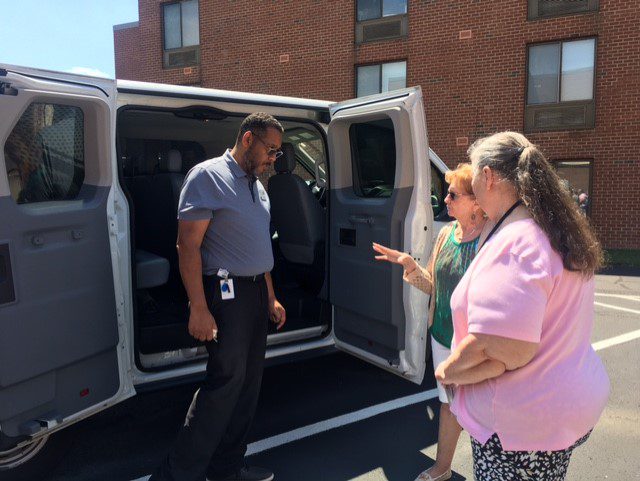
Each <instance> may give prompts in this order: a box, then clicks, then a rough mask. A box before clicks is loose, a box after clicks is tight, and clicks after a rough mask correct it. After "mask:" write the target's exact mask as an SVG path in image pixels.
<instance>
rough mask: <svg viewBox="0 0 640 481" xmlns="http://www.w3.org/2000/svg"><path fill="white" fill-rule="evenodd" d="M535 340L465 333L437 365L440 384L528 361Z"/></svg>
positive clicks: (462, 381) (472, 379)
mask: <svg viewBox="0 0 640 481" xmlns="http://www.w3.org/2000/svg"><path fill="white" fill-rule="evenodd" d="M537 349H538V344H537V343H533V342H527V341H519V340H517V339H509V338H506V337H500V336H492V335H488V334H468V335H467V336H466V337H465V338H464V339H463V340H462V342H460V344H458V345H457V346H456V348H455V350H454V351H453V352H452V353H451V355H450V356H449V357H448V358H447V359H446V360H445V361H444V362H443V363H442V364H440V366H438V369H437V370H436V378H437V379H438V380H439V381H440V382H441V383H443V384H471V383H476V382H480V381H484V380H485V379H489V378H491V377H496V376H499V375H500V374H502V373H503V372H504V371H505V370H507V371H511V370H514V369H518V368H519V367H522V366H525V365H526V364H528V363H529V362H530V361H531V359H533V356H534V355H535V353H536V351H537Z"/></svg>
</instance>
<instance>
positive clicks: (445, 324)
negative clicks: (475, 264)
mask: <svg viewBox="0 0 640 481" xmlns="http://www.w3.org/2000/svg"><path fill="white" fill-rule="evenodd" d="M457 225H458V223H457V222H456V223H455V224H454V225H453V229H451V233H450V234H449V237H448V238H447V240H445V241H444V243H443V244H442V247H441V248H440V252H439V253H438V257H437V258H436V262H435V267H434V270H435V281H436V282H435V285H434V286H433V294H434V301H435V303H436V305H435V311H434V314H433V325H432V326H431V336H432V337H433V338H434V339H435V340H436V341H438V342H439V343H440V344H442V345H443V346H445V347H447V348H451V340H452V339H453V322H452V319H451V306H450V304H449V302H450V300H451V294H453V291H454V290H455V288H456V286H457V285H458V282H460V279H462V276H463V275H464V273H465V272H466V270H467V267H469V264H471V261H472V260H473V256H475V254H476V250H477V248H478V239H479V236H478V237H476V238H475V239H473V240H471V241H469V242H457V241H456V239H455V231H456V227H457Z"/></svg>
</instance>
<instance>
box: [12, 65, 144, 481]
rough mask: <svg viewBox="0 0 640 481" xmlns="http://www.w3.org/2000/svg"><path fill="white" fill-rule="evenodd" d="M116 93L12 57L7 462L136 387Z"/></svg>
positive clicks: (97, 82)
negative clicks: (121, 224)
mask: <svg viewBox="0 0 640 481" xmlns="http://www.w3.org/2000/svg"><path fill="white" fill-rule="evenodd" d="M115 92H116V91H115V82H114V81H113V80H106V79H104V80H102V79H96V78H89V77H82V76H74V75H66V74H55V73H51V72H43V71H38V70H29V69H22V68H18V67H15V68H14V67H11V66H2V65H0V112H2V115H1V116H0V219H2V221H1V222H0V471H2V469H9V468H8V467H7V464H6V463H8V462H9V461H8V460H10V459H12V460H13V461H14V463H15V461H16V460H15V454H16V450H15V446H16V445H21V444H25V443H28V442H30V441H32V440H35V439H40V438H42V437H45V436H46V435H47V434H48V433H49V432H51V431H53V430H56V429H59V428H60V427H62V426H64V425H66V424H69V423H71V422H73V421H75V420H78V419H81V418H84V417H87V416H89V415H91V414H92V413H95V412H97V411H100V410H102V409H105V408H106V407H108V406H110V405H112V404H114V403H116V402H118V401H120V400H123V399H125V398H127V397H129V396H131V395H133V394H134V390H133V386H132V385H131V382H130V381H128V380H127V379H128V377H127V369H128V368H127V363H128V356H127V346H126V345H125V340H124V339H125V338H124V335H122V333H121V332H120V331H119V329H122V330H123V332H124V318H123V316H122V309H123V298H122V293H120V292H118V293H116V291H115V287H114V274H117V275H118V276H119V272H118V271H117V269H118V267H117V264H116V262H115V261H116V259H117V250H116V247H115V245H116V244H115V243H116V239H115V233H116V232H115V226H116V223H115V220H114V207H113V206H114V192H113V181H114V177H115V172H116V170H115V153H114V135H113V128H112V127H113V125H115V124H114V105H115ZM119 318H120V320H121V323H120V324H121V325H120V327H119V322H118V319H119ZM12 446H14V449H13V450H12V449H11V448H12ZM3 453H5V457H3ZM6 453H10V454H6ZM7 456H13V457H12V458H10V457H7ZM3 463H5V464H4V465H3ZM3 466H4V467H3Z"/></svg>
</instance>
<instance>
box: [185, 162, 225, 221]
mask: <svg viewBox="0 0 640 481" xmlns="http://www.w3.org/2000/svg"><path fill="white" fill-rule="evenodd" d="M216 194H217V189H216V186H215V183H214V182H213V181H212V179H211V177H210V176H209V173H208V172H207V171H206V170H205V169H203V168H201V167H194V168H193V169H191V171H189V173H188V174H187V177H186V178H185V179H184V184H182V190H181V191H180V201H179V202H178V219H180V220H207V219H211V218H212V217H213V211H214V209H215V207H216V205H215V204H216V202H215V200H216Z"/></svg>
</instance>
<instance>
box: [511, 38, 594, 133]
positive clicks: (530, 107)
mask: <svg viewBox="0 0 640 481" xmlns="http://www.w3.org/2000/svg"><path fill="white" fill-rule="evenodd" d="M581 40H593V41H594V47H593V85H592V98H591V99H589V100H569V101H565V102H563V101H562V100H561V99H562V75H563V73H562V50H563V49H562V46H563V44H565V43H571V42H578V41H581ZM554 44H558V45H559V46H560V55H559V57H558V64H559V70H558V101H557V102H548V103H541V104H529V103H528V102H529V60H530V54H531V48H532V47H537V46H540V45H554ZM526 49H527V51H526V54H525V81H524V119H523V124H524V131H525V133H535V132H555V131H563V130H587V129H593V128H595V120H596V77H597V71H598V37H597V36H596V35H590V36H587V37H578V38H564V39H559V40H553V41H547V42H535V43H529V44H527V45H526ZM575 107H583V108H584V109H585V121H584V123H583V124H581V125H574V126H571V125H559V124H550V125H547V126H542V127H535V114H536V113H538V112H541V111H547V112H552V111H562V110H565V109H571V108H575Z"/></svg>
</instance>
